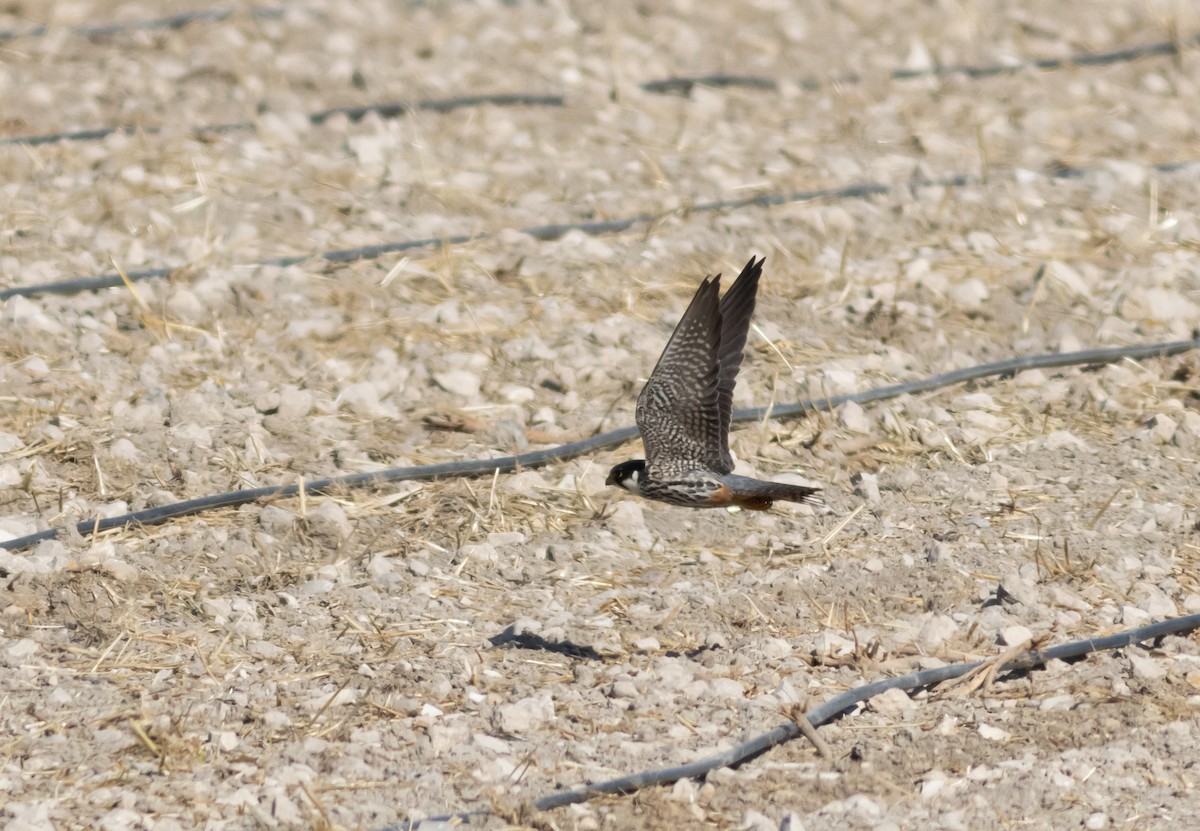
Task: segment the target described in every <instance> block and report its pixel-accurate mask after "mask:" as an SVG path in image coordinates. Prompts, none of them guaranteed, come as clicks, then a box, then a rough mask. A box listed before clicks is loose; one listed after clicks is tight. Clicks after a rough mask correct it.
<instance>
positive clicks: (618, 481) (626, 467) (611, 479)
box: [604, 459, 646, 488]
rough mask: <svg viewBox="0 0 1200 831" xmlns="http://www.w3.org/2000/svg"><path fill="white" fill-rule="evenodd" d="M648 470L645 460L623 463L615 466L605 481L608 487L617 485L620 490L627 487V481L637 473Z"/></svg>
mask: <svg viewBox="0 0 1200 831" xmlns="http://www.w3.org/2000/svg"><path fill="white" fill-rule="evenodd" d="M645 469H646V462H645V460H643V459H633V460H632V461H628V462H621V464H619V465H614V466H613V469H612V470H610V471H609V472H608V478H607V479H605V480H604V484H606V485H616V486H617V487H618V488H621V487H624V486H625V481H626V480H628V479H629V477H631V476H633V475H634V474H635V473H641V472H642V471H644V470H645Z"/></svg>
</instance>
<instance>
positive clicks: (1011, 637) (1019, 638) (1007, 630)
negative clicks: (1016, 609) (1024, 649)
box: [1000, 624, 1033, 646]
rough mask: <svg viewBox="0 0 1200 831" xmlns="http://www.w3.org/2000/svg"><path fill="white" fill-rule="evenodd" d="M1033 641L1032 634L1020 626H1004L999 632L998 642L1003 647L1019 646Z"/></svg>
mask: <svg viewBox="0 0 1200 831" xmlns="http://www.w3.org/2000/svg"><path fill="white" fill-rule="evenodd" d="M1032 640H1033V632H1030V631H1029V629H1028V628H1026V627H1024V626H1021V625H1020V624H1014V625H1012V626H1006V627H1004V628H1003V629H1001V630H1000V642H1001V643H1002V644H1004V645H1005V646H1020V645H1021V644H1024V643H1028V642H1029V641H1032Z"/></svg>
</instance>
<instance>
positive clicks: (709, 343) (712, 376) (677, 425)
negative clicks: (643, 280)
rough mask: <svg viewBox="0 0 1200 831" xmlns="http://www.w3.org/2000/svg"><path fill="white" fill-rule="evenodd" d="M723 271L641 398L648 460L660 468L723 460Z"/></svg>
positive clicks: (699, 297)
mask: <svg viewBox="0 0 1200 831" xmlns="http://www.w3.org/2000/svg"><path fill="white" fill-rule="evenodd" d="M720 291H721V275H719V274H718V275H717V276H716V277H712V278H705V280H704V282H703V283H701V284H700V288H699V289H697V290H696V295H695V297H693V298H692V302H691V304H689V305H688V307H687V311H685V312H684V313H683V317H682V318H680V320H679V324H678V325H677V326H676V327H675V331H674V332H672V333H671V338H670V340H668V341H667V346H666V348H665V349H663V353H662V355H661V356H660V357H659V359H658V363H657V364H656V365H655V367H654V371H653V372H651V373H650V378H649V380H647V381H646V386H645V387H643V388H642V394H641V395H639V396H638V402H637V425H638V429H639V430H641V433H642V444H643V445H644V446H645V448H646V464H647V466H648V467H649V468H651V469H654V468H658V469H659V470H660V471H670V470H672V469H687V468H691V467H695V466H696V465H704V466H712V465H713V464H714V463H715V464H720V461H721V458H722V454H724V455H725V456H728V453H729V451H728V448H726V447H724V446H723V441H722V434H721V417H720V398H719V396H720V346H721V313H720V311H719V306H718V301H717V297H718V295H719V294H720Z"/></svg>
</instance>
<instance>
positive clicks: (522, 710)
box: [495, 696, 554, 733]
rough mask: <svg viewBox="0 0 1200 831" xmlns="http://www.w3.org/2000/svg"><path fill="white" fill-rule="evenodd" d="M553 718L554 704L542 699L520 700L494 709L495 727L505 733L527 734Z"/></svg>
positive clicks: (547, 697)
mask: <svg viewBox="0 0 1200 831" xmlns="http://www.w3.org/2000/svg"><path fill="white" fill-rule="evenodd" d="M553 718H554V702H553V701H551V700H550V697H549V696H546V697H544V698H522V699H521V700H520V701H514V702H513V703H512V704H503V705H501V706H500V707H498V708H497V709H496V714H495V719H496V727H497V728H499V729H500V730H503V731H504V732H505V733H527V732H529V731H530V730H536V729H537V728H539V727H541V726H542V725H543V724H545V723H546V722H548V721H550V720H551V719H553Z"/></svg>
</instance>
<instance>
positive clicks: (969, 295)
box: [946, 277, 988, 309]
mask: <svg viewBox="0 0 1200 831" xmlns="http://www.w3.org/2000/svg"><path fill="white" fill-rule="evenodd" d="M946 296H947V297H949V298H950V299H951V300H953V301H954V302H955V303H956V304H958V305H959V306H962V307H963V308H964V309H978V308H979V307H980V306H982V305H983V301H985V300H987V299H988V288H987V286H985V285H984V284H983V281H982V280H980V279H979V278H978V277H971V278H970V279H967V280H963V281H962V282H961V283H958V284H957V285H953V286H950V288H949V289H947V291H946Z"/></svg>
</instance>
